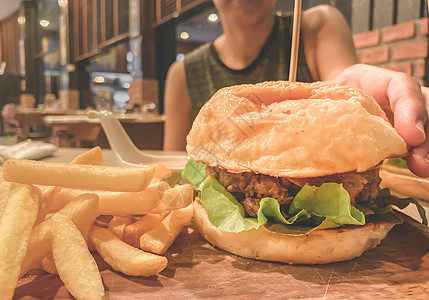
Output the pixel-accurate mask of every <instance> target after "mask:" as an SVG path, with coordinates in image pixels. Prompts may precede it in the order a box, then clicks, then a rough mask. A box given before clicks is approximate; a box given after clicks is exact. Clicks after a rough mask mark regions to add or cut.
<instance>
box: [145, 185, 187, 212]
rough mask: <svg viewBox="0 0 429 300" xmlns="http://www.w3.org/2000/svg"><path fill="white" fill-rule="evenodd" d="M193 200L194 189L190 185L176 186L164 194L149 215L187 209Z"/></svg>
mask: <svg viewBox="0 0 429 300" xmlns="http://www.w3.org/2000/svg"><path fill="white" fill-rule="evenodd" d="M193 199H194V189H193V188H192V186H191V185H190V184H184V185H176V186H175V187H173V188H171V189H168V190H166V191H165V192H164V194H163V196H162V199H161V202H160V203H159V205H158V206H157V207H155V208H154V209H153V210H151V213H161V212H163V211H170V210H176V209H179V208H184V207H187V206H188V205H189V204H191V203H192V200H193Z"/></svg>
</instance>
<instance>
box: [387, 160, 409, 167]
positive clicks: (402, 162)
mask: <svg viewBox="0 0 429 300" xmlns="http://www.w3.org/2000/svg"><path fill="white" fill-rule="evenodd" d="M388 162H389V164H390V165H392V166H396V167H399V168H404V169H408V165H407V162H406V160H405V159H403V158H402V157H393V158H389V159H388Z"/></svg>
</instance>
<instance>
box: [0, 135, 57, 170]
mask: <svg viewBox="0 0 429 300" xmlns="http://www.w3.org/2000/svg"><path fill="white" fill-rule="evenodd" d="M57 149H58V148H57V146H55V145H53V144H50V143H45V142H42V141H33V140H31V139H28V140H26V141H23V142H20V143H17V144H15V145H8V146H3V145H0V164H3V163H4V162H5V161H6V160H8V159H10V158H25V159H40V158H44V157H47V156H50V155H52V154H53V153H55V152H56V151H57Z"/></svg>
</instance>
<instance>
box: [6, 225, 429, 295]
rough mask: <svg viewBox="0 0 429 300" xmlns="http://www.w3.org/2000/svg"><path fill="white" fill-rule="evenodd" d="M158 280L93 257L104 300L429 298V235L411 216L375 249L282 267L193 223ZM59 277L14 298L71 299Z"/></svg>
mask: <svg viewBox="0 0 429 300" xmlns="http://www.w3.org/2000/svg"><path fill="white" fill-rule="evenodd" d="M167 257H168V260H169V264H168V266H167V268H166V269H165V270H164V271H163V272H161V273H160V274H159V275H158V276H152V277H147V278H145V277H131V276H125V275H122V274H121V273H118V272H115V271H113V270H111V269H109V268H108V267H107V266H106V264H105V263H104V262H103V261H102V260H101V259H100V258H99V257H98V259H97V260H98V261H99V266H100V269H101V270H102V271H101V275H102V277H103V282H104V285H105V289H106V295H107V297H106V298H107V299H207V298H209V299H261V298H264V299H265V298H266V299H308V298H311V299H409V298H412V299H428V297H429V231H428V228H427V227H423V226H422V225H419V224H418V223H416V222H413V221H412V220H411V219H410V218H407V221H406V222H405V223H404V224H402V225H397V226H395V227H394V228H393V230H392V231H391V232H390V233H389V235H388V236H387V238H386V239H385V240H384V241H383V242H382V243H381V245H380V246H378V247H377V248H375V249H373V250H371V251H368V252H366V253H364V254H363V255H362V256H361V257H359V258H356V259H353V260H351V261H347V262H342V263H333V264H327V265H318V266H310V265H293V266H291V265H285V264H281V263H271V262H262V261H256V260H251V259H245V258H241V257H238V256H235V255H232V254H229V253H226V252H224V251H222V250H219V249H216V248H213V247H212V246H211V245H209V244H208V243H207V242H206V241H205V240H204V239H203V238H202V237H201V236H200V234H199V233H198V231H197V229H196V228H195V226H194V225H193V224H191V226H189V227H188V228H186V229H185V230H184V231H183V232H182V233H181V235H180V236H179V237H178V239H177V240H176V242H175V243H174V245H173V246H172V247H171V248H170V250H169V251H168V253H167ZM70 298H72V297H71V296H70V294H69V293H68V292H67V289H66V288H65V287H64V285H63V284H62V282H61V280H60V279H59V278H58V277H57V276H55V275H49V274H46V273H43V271H37V273H33V274H31V275H27V276H26V277H24V278H23V279H21V280H20V281H19V283H18V287H17V288H16V290H15V298H14V299H70Z"/></svg>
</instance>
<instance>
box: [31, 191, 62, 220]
mask: <svg viewBox="0 0 429 300" xmlns="http://www.w3.org/2000/svg"><path fill="white" fill-rule="evenodd" d="M35 190H36V191H37V193H38V194H39V199H40V200H39V212H38V214H37V219H36V222H34V226H37V225H38V224H40V223H41V222H43V220H44V219H45V217H46V214H47V213H48V211H49V209H50V206H51V204H52V199H53V198H54V197H55V195H54V194H55V193H57V191H58V189H57V188H56V187H54V186H42V185H38V186H35Z"/></svg>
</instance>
